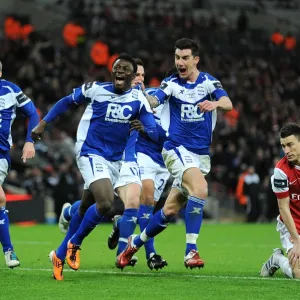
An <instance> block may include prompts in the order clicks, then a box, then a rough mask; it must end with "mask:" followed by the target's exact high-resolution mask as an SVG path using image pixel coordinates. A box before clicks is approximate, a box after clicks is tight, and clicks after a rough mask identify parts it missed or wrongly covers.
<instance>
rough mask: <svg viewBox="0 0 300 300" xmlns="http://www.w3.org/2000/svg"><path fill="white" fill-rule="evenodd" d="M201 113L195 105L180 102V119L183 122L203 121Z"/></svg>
mask: <svg viewBox="0 0 300 300" xmlns="http://www.w3.org/2000/svg"><path fill="white" fill-rule="evenodd" d="M203 114H204V113H202V112H201V111H200V108H199V107H198V106H197V105H192V104H181V121H183V122H200V121H204V117H203Z"/></svg>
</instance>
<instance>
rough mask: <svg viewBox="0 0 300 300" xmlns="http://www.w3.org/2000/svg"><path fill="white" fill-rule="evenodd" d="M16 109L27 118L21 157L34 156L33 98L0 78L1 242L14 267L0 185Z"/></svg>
mask: <svg viewBox="0 0 300 300" xmlns="http://www.w3.org/2000/svg"><path fill="white" fill-rule="evenodd" d="M0 77H2V63H1V62H0ZM16 109H18V110H20V111H21V112H22V113H23V114H24V115H26V116H27V117H29V123H28V128H27V137H26V142H25V145H24V147H23V152H22V159H23V162H24V163H25V162H26V160H27V159H29V158H33V157H34V156H35V149H34V145H33V140H32V139H31V137H30V132H31V130H32V128H34V127H35V126H36V125H37V124H38V122H39V116H38V114H37V111H36V108H35V106H34V104H33V103H32V101H31V100H30V99H29V98H28V97H27V96H26V95H24V93H23V92H22V91H21V89H20V88H19V87H18V86H17V85H15V84H14V83H12V82H9V81H7V80H4V79H1V80H0V122H1V125H0V137H1V138H0V242H1V244H2V247H3V252H4V257H5V262H6V265H7V266H8V267H9V268H14V267H17V266H19V265H20V261H19V259H18V257H17V255H16V253H15V252H14V247H13V245H12V243H11V239H10V234H9V219H8V215H7V210H6V209H5V204H6V197H5V193H4V191H3V188H2V185H3V182H4V180H5V178H6V176H7V174H8V170H9V167H10V154H9V150H10V147H11V146H12V137H11V126H12V123H13V121H14V119H15V117H16Z"/></svg>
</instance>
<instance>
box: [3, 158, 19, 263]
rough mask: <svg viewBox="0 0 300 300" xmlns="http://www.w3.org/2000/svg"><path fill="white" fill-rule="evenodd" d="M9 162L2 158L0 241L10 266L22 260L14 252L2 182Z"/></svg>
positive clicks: (6, 261)
mask: <svg viewBox="0 0 300 300" xmlns="http://www.w3.org/2000/svg"><path fill="white" fill-rule="evenodd" d="M8 169H9V163H8V161H7V160H6V159H5V158H2V159H0V242H1V244H2V248H3V252H4V257H5V263H6V265H7V266H8V267H9V268H14V267H17V266H19V265H20V261H19V259H18V257H17V255H16V253H15V252H14V248H13V245H12V243H11V239H10V233H9V218H8V211H7V210H6V207H5V205H6V197H5V193H4V191H3V188H2V184H3V182H4V180H5V178H6V176H7V173H8Z"/></svg>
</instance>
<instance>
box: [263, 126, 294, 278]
mask: <svg viewBox="0 0 300 300" xmlns="http://www.w3.org/2000/svg"><path fill="white" fill-rule="evenodd" d="M279 136H280V143H281V146H282V149H283V151H284V154H285V156H284V157H283V158H282V159H281V160H280V161H279V162H278V163H277V164H276V166H275V169H274V175H273V176H272V178H271V182H272V188H273V191H274V193H275V195H276V197H277V200H278V207H279V212H280V215H279V216H278V218H277V220H278V223H277V231H278V232H279V233H280V240H281V244H282V247H283V248H284V249H285V251H286V253H287V254H288V257H286V256H284V252H283V250H282V249H280V248H276V249H274V251H273V254H272V256H271V257H270V258H269V259H268V260H267V262H266V263H264V265H263V267H262V269H261V272H260V275H261V276H263V277H269V276H273V275H274V273H275V272H276V271H277V270H278V269H279V268H281V270H282V271H283V273H284V274H285V275H286V276H288V277H290V278H300V259H299V257H300V237H299V234H300V126H298V125H297V124H295V123H288V124H286V125H284V126H283V127H282V128H281V130H280V134H279Z"/></svg>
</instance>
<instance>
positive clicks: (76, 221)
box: [56, 210, 83, 260]
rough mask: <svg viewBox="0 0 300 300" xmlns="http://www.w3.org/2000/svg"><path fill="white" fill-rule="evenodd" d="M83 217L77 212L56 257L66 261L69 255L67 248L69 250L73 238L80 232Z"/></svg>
mask: <svg viewBox="0 0 300 300" xmlns="http://www.w3.org/2000/svg"><path fill="white" fill-rule="evenodd" d="M82 219H83V217H81V216H80V215H79V214H78V210H77V212H76V213H75V214H74V216H73V217H72V219H71V222H70V224H69V230H68V232H67V234H66V236H65V238H64V240H63V241H62V243H61V244H60V246H59V247H58V248H57V250H56V256H57V257H58V258H59V259H61V260H65V258H66V254H67V248H68V242H69V240H70V239H71V237H72V236H73V235H74V234H75V232H76V231H77V230H78V228H79V226H80V224H81V222H82Z"/></svg>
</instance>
